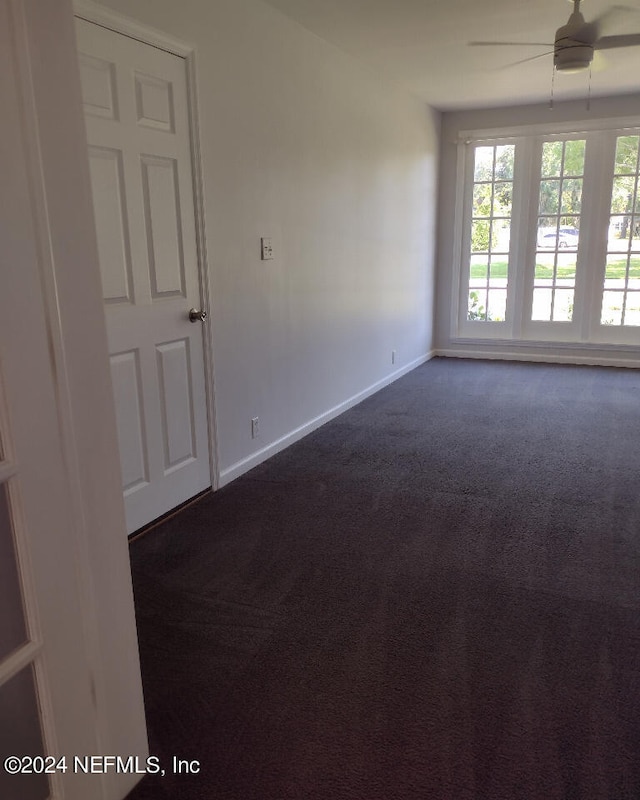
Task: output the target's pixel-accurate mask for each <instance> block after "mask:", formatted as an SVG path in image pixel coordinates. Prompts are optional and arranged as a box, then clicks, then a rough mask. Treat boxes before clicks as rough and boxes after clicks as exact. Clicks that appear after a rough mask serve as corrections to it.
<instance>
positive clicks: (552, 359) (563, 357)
mask: <svg viewBox="0 0 640 800" xmlns="http://www.w3.org/2000/svg"><path fill="white" fill-rule="evenodd" d="M433 355H434V356H441V357H444V358H479V359H492V360H495V361H534V362H538V363H548V364H578V365H584V366H594V367H627V368H628V369H640V359H638V358H619V357H618V358H614V357H608V356H602V355H600V354H596V353H594V354H593V355H586V356H585V355H577V354H576V355H572V354H570V353H569V354H567V353H563V354H558V353H550V352H546V351H544V350H542V351H540V350H537V351H536V350H530V351H526V352H513V351H503V352H498V351H496V350H475V349H474V350H457V349H456V350H451V349H446V348H439V349H437V350H434V351H433Z"/></svg>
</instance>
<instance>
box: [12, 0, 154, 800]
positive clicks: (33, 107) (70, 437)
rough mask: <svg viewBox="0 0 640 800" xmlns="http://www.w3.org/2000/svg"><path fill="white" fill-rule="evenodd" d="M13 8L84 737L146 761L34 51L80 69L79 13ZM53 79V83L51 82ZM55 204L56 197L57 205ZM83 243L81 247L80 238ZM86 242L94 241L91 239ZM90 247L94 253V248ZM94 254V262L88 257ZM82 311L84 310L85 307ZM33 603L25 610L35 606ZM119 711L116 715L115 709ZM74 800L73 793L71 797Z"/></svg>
mask: <svg viewBox="0 0 640 800" xmlns="http://www.w3.org/2000/svg"><path fill="white" fill-rule="evenodd" d="M9 4H10V11H11V17H12V23H13V24H12V31H11V36H12V38H13V40H14V42H15V48H14V59H15V65H16V69H17V78H16V84H17V87H18V90H19V93H20V95H21V101H22V108H21V111H22V114H21V116H22V119H23V126H22V127H23V130H24V158H25V163H26V168H27V172H28V177H27V184H28V187H29V194H30V201H31V215H32V220H33V230H34V242H35V245H36V249H37V268H38V277H39V284H40V285H39V290H40V294H41V298H42V301H43V311H44V319H45V326H46V336H47V340H48V349H49V353H50V356H49V357H50V363H51V365H52V382H53V391H54V395H55V410H56V416H57V421H58V425H57V428H58V435H59V439H60V443H61V451H62V456H63V465H62V473H63V476H64V481H65V484H66V487H67V489H68V492H69V495H68V496H69V500H70V503H69V507H68V527H67V531H68V534H69V538H70V539H71V540H72V541H73V549H72V550H70V551H69V552H70V574H72V575H73V580H72V583H73V584H74V585H75V587H76V588H77V592H78V595H79V597H78V600H79V603H78V616H79V621H80V629H79V630H78V638H79V641H80V642H81V649H82V650H83V652H84V654H85V656H86V663H87V665H88V667H89V669H90V673H91V684H92V685H91V691H92V694H93V710H92V713H91V717H92V725H91V736H90V739H89V737H87V739H86V747H87V751H88V752H87V755H90V754H94V753H95V754H99V753H107V752H109V751H110V750H112V749H113V748H114V746H115V747H117V744H118V739H119V736H120V735H121V733H122V731H121V730H120V728H122V725H123V724H126V725H128V730H127V734H128V741H129V742H134V741H135V747H136V752H135V754H136V755H139V756H142V757H144V755H145V754H146V753H147V752H148V750H147V745H146V731H145V728H144V710H143V705H142V689H141V684H140V671H139V664H138V651H137V640H136V636H135V622H134V617H133V597H132V592H131V577H130V571H129V565H128V553H127V548H126V544H125V543H123V545H122V546H120V545H119V544H118V543H119V542H120V541H122V540H121V539H120V537H117V540H116V541H115V542H114V543H113V545H110V547H111V551H112V554H113V555H112V558H111V560H110V566H113V567H114V570H113V571H112V572H111V573H110V575H109V579H110V581H111V583H112V585H114V586H116V585H117V587H118V590H119V597H118V608H117V609H115V610H114V609H111V612H112V615H113V618H114V619H115V621H116V623H117V628H118V630H117V634H118V636H119V637H120V639H119V642H120V646H121V650H120V652H119V657H120V659H121V665H122V669H121V674H120V675H116V676H115V681H114V676H113V675H112V674H111V673H110V672H108V670H109V669H110V667H108V666H105V651H106V650H108V649H110V644H109V643H108V642H107V641H106V640H105V639H103V638H102V636H103V634H104V633H105V630H104V627H103V624H102V623H103V620H102V619H101V613H102V612H104V608H103V606H101V603H103V600H104V598H103V596H102V594H101V588H100V587H99V586H98V585H97V583H96V578H97V575H96V554H95V553H94V552H92V548H93V546H94V542H93V541H90V536H89V534H90V533H93V532H94V530H93V529H94V524H93V523H94V522H95V519H93V518H92V514H91V505H89V504H91V503H92V498H91V496H90V493H89V491H88V488H89V489H91V490H93V489H94V487H88V483H87V476H86V475H85V474H83V472H82V468H81V459H80V453H81V448H80V446H79V445H80V442H81V439H80V438H79V437H82V435H83V434H82V428H83V426H84V427H86V422H87V420H86V419H82V420H78V418H77V417H76V416H75V414H76V413H77V410H78V405H79V407H80V408H81V410H82V411H85V410H87V409H85V408H84V407H82V400H80V401H79V404H77V403H76V400H77V399H78V380H77V374H76V375H74V367H75V368H76V371H77V366H78V360H79V355H80V354H81V353H83V352H84V350H85V343H84V342H83V341H82V340H81V337H77V336H75V337H74V336H72V335H71V334H70V331H71V330H73V328H74V324H77V323H78V320H79V319H81V317H82V315H81V314H78V319H71V318H70V317H73V316H74V309H75V308H78V306H77V304H75V303H74V302H73V301H72V299H71V297H70V293H69V276H70V274H71V273H70V270H69V269H68V263H66V261H68V260H69V259H68V255H67V254H66V252H63V248H62V245H61V241H60V238H59V235H60V233H62V234H66V233H68V231H67V229H64V230H62V229H61V228H59V227H58V225H60V219H59V217H60V215H58V217H57V216H56V214H57V211H56V207H55V200H56V197H58V196H59V194H60V191H61V183H62V182H63V181H65V180H66V176H62V178H61V176H60V174H59V172H58V171H57V168H56V166H55V165H54V164H53V163H52V160H53V159H54V158H55V156H56V154H57V148H58V144H54V145H53V146H49V141H48V137H49V135H50V134H51V131H52V129H55V130H57V131H58V132H59V133H60V131H62V130H63V129H62V128H60V123H59V119H58V117H57V115H56V114H55V110H54V109H52V108H51V107H48V106H47V105H46V104H45V103H43V97H47V96H48V95H49V93H50V90H51V87H50V86H49V85H48V82H47V75H46V71H43V69H42V68H41V65H38V62H37V60H36V59H34V58H33V54H34V53H38V54H39V55H41V56H42V58H44V59H45V61H46V58H49V59H51V58H55V57H56V56H57V55H60V56H61V59H60V61H61V71H62V73H63V74H64V71H65V70H66V69H68V68H69V65H70V63H71V62H72V61H75V53H74V52H73V50H72V47H73V38H71V37H72V35H73V28H72V21H73V18H72V8H71V3H70V2H69V3H68V12H67V11H66V10H64V9H61V7H60V6H57V5H56V6H55V7H54V6H52V7H50V9H49V10H48V11H49V12H50V13H47V12H45V13H44V14H43V16H44V17H45V19H46V20H47V22H48V23H51V22H52V23H53V24H54V27H53V28H49V27H47V24H43V25H37V24H35V19H36V17H37V16H38V9H36V8H35V5H36V4H35V2H33V0H9ZM66 13H68V20H67V19H66V17H65V14H66ZM65 22H68V27H65ZM58 37H60V38H58ZM63 48H64V49H63ZM71 75H73V73H71ZM52 80H54V79H53V78H52ZM74 90H75V91H77V95H76V96H77V98H78V100H79V97H80V89H79V80H78V86H77V87H74V86H72V87H71V90H70V91H71V92H73V91H74ZM54 96H56V95H54ZM67 96H68V94H66V93H65V97H67ZM63 108H64V110H66V111H68V110H71V111H72V112H73V111H74V110H75V109H74V108H73V99H70V100H69V102H67V101H66V100H65V103H63ZM78 113H79V106H78ZM81 124H82V123H81V118H78V119H76V118H72V119H71V127H70V133H71V136H72V138H73V137H74V136H77V135H78V134H79V132H80V130H81V129H80V127H79V126H80V125H81ZM85 176H86V180H87V189H88V173H85ZM72 180H73V181H74V183H73V190H74V191H76V189H77V188H78V183H77V181H78V175H76V174H74V175H73V176H72ZM51 198H53V204H52V203H51ZM66 222H68V220H67V221H65V224H66ZM83 222H84V223H85V224H86V223H87V222H88V220H86V219H85V220H82V219H81V220H80V221H79V224H80V225H82V224H83ZM80 238H81V239H82V237H80ZM88 239H89V240H90V237H88ZM80 249H82V251H83V252H82V255H83V256H84V257H86V256H87V246H86V240H85V243H83V244H82V245H80V247H79V249H78V250H76V251H75V252H76V253H77V252H79V251H80ZM88 249H89V251H90V247H89V248H88ZM89 255H91V253H90V252H89ZM92 299H93V298H91V299H90V301H91V300H92ZM90 301H89V302H90ZM70 309H71V313H70ZM78 311H80V309H79V308H78ZM89 338H90V341H91V344H92V346H93V344H94V343H95V341H96V340H99V336H97V335H96V336H93V335H92V336H90V337H89ZM105 371H106V364H105ZM106 422H107V423H108V422H111V424H113V426H114V428H115V419H111V420H107V421H106ZM102 455H103V457H105V458H104V462H103V464H102V467H101V471H100V473H99V474H100V475H104V474H106V473H109V474H112V473H113V472H115V471H117V470H118V458H117V452H116V449H115V447H114V448H113V450H112V451H109V452H108V453H106V452H104V453H102ZM97 474H98V473H96V472H92V478H93V479H95V478H96V476H97ZM105 496H106V497H108V498H113V501H114V502H113V503H111V505H110V507H109V513H108V514H107V515H106V517H105V526H106V527H107V528H108V529H109V532H111V531H116V532H117V530H118V529H120V530H122V532H124V531H125V524H124V507H123V506H122V505H121V504H118V503H117V502H115V501H116V500H117V495H113V493H110V492H106V493H105ZM65 552H66V551H65ZM21 557H22V556H21ZM30 580H31V578H30V573H29V570H28V569H27V570H26V576H25V581H26V582H25V584H24V589H25V593H26V595H27V598H28V596H29V595H30V594H32V593H33V590H32V589H31V588H30V584H29V581H30ZM26 604H27V606H28V601H27V603H26ZM35 669H36V672H37V673H38V685H39V687H40V704H41V713H42V718H43V725H44V734H45V739H46V741H47V742H48V745H49V746H50V747H54V748H56V735H55V727H56V726H55V720H53V713H52V703H51V698H50V692H49V687H48V679H47V666H46V664H44V662H43V660H42V659H39V660H38V661H37V662H36V663H35ZM121 679H125V680H126V682H127V693H126V694H127V701H128V702H129V706H128V708H127V713H126V722H125V723H123V721H122V719H121V717H120V716H119V714H120V711H121V709H120V705H119V701H120V697H119V696H117V695H116V694H114V688H116V690H119V689H120V685H119V684H117V681H119V680H121ZM116 706H118V707H117V708H116ZM134 706H135V708H134ZM89 751H90V752H89ZM54 754H55V753H54ZM51 777H52V781H51V790H52V792H53V794H52V799H53V798H57V797H62V796H63V795H62V792H63V791H64V789H63V788H62V784H63V780H62V778H61V777H60V776H59V775H54V776H51ZM125 785H127V786H129V788H130V786H131V783H130V781H129V779H128V778H127V779H126V780H124V781H123V779H122V776H118V775H114V774H113V773H106V774H96V775H93V776H92V786H93V791H94V794H93V796H94V797H96V799H98V798H105V800H107V799H108V798H115V797H116V796H119V797H121V796H122V790H123V786H125ZM65 796H66V795H65ZM69 796H71V795H69ZM74 796H76V795H75V794H74Z"/></svg>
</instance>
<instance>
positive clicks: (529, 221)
mask: <svg viewBox="0 0 640 800" xmlns="http://www.w3.org/2000/svg"><path fill="white" fill-rule="evenodd" d="M639 134H640V117H628V118H618V119H609V120H602V119H600V120H587V121H581V122H580V123H579V124H577V123H557V124H554V125H527V126H518V127H512V128H508V129H499V130H497V129H491V130H475V131H461V132H460V134H459V138H458V141H457V145H458V152H457V180H456V204H455V214H454V236H455V240H454V248H453V258H454V263H453V275H452V277H453V281H452V297H451V301H452V309H451V311H452V313H451V341H452V342H464V343H469V342H473V343H482V342H483V341H484V342H487V343H489V342H492V341H503V342H512V343H518V342H521V343H523V344H528V345H531V344H533V343H535V342H540V343H543V344H544V343H551V342H554V343H558V344H569V345H571V344H579V345H585V346H587V347H588V346H598V345H605V346H616V345H619V346H626V345H632V346H633V345H636V346H637V345H640V325H638V326H622V325H620V326H618V325H602V324H601V321H600V314H601V305H602V299H603V292H604V276H605V265H606V253H607V237H608V233H607V232H608V226H609V216H610V206H611V190H612V185H613V173H614V164H615V148H616V140H617V137H618V136H621V135H622V136H624V135H639ZM570 139H585V165H584V175H583V178H582V180H583V196H582V203H581V211H580V223H581V224H580V241H579V245H578V248H577V254H576V256H577V260H576V279H575V293H574V314H573V319H572V321H570V322H567V321H544V320H535V321H534V320H531V313H532V303H533V288H534V274H535V262H536V248H537V230H538V217H539V213H538V211H539V191H540V174H541V169H542V162H541V155H542V143H543V142H544V141H550V140H563V141H564V140H570ZM504 144H514V145H515V150H514V177H513V203H512V210H511V239H510V247H509V268H508V273H507V281H508V287H509V288H508V292H507V313H506V320H505V321H504V322H491V321H485V320H469V319H468V318H467V316H468V292H469V275H470V263H471V258H470V253H471V247H470V243H471V219H472V216H473V185H474V153H475V148H476V147H478V146H495V145H504ZM605 219H606V225H605V224H604V220H605Z"/></svg>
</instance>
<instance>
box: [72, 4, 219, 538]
mask: <svg viewBox="0 0 640 800" xmlns="http://www.w3.org/2000/svg"><path fill="white" fill-rule="evenodd" d="M76 33H77V39H78V52H79V60H80V76H81V81H82V93H83V102H84V111H85V120H86V127H87V141H88V145H89V162H90V169H91V182H92V189H93V203H94V213H95V218H96V230H97V235H98V253H99V258H100V271H101V274H102V286H103V297H104V308H105V314H106V319H107V331H108V337H109V352H110V358H111V373H112V380H113V391H114V397H115V403H116V412H117V419H118V435H119V445H120V460H121V464H122V479H123V491H124V496H125V507H126V512H127V527H128V530H129V533H131V532H132V531H135V530H137V529H138V528H140V527H142V526H143V525H145V524H147V523H148V522H150V521H152V520H154V519H156V518H157V517H159V516H161V515H162V514H164V513H166V512H167V511H169V510H170V509H172V508H174V507H175V506H177V505H179V504H180V503H183V502H184V501H186V500H188V499H189V498H191V497H193V496H194V495H196V494H197V493H198V492H200V491H202V490H204V489H206V488H208V487H209V486H211V472H210V465H209V435H208V426H207V402H206V388H205V379H204V359H203V322H202V321H200V320H196V321H195V323H194V322H192V321H190V318H189V312H190V310H191V309H195V310H197V311H200V310H201V301H200V296H201V295H200V283H199V273H198V254H197V246H196V233H195V214H194V199H193V198H194V194H193V177H192V164H191V150H190V136H189V115H188V95H187V81H186V69H185V62H184V59H182V58H179V57H178V56H175V55H173V54H171V53H168V52H165V51H164V50H160V49H158V48H156V47H152V46H151V45H148V44H144V43H142V42H140V41H137V40H135V39H132V38H129V37H128V36H124V35H122V34H120V33H115V32H114V31H111V30H107V29H106V28H103V27H101V26H99V25H96V24H94V23H92V22H87V21H85V20H81V19H78V20H76ZM204 324H206V322H205V323H204Z"/></svg>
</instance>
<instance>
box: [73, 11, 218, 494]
mask: <svg viewBox="0 0 640 800" xmlns="http://www.w3.org/2000/svg"><path fill="white" fill-rule="evenodd" d="M73 8H74V14H75V16H76V17H78V18H79V19H84V20H86V21H87V22H93V23H94V24H96V25H100V26H101V27H102V28H107V29H108V30H111V31H114V32H115V33H120V34H122V35H123V36H128V37H129V38H130V39H136V40H137V41H139V42H142V43H143V44H148V45H151V46H152V47H157V48H158V49H160V50H165V51H166V52H167V53H171V54H172V55H174V56H178V57H179V58H182V59H184V62H185V67H186V78H187V99H188V114H189V143H190V145H191V172H192V175H193V204H194V212H195V220H196V231H195V234H196V250H197V254H198V283H199V286H200V297H201V300H202V308H204V309H206V310H207V312H208V316H209V324H208V325H206V326H205V328H204V337H203V340H204V350H203V356H204V378H205V392H206V404H207V429H208V431H209V471H210V474H211V486H212V489H213V490H214V491H216V490H217V489H218V488H219V486H220V471H219V463H220V461H219V459H218V433H217V416H216V402H215V381H214V355H213V315H212V313H211V312H212V301H211V286H210V280H209V262H208V255H207V237H206V228H205V200H204V178H203V171H202V148H201V145H200V116H199V112H198V79H197V55H196V47H195V45H193V44H190V43H188V42H184V41H182V40H180V39H176V38H174V37H173V36H169V35H168V34H166V33H163V32H162V31H159V30H157V29H155V28H151V27H149V26H147V25H143V24H142V23H140V22H137V21H136V20H133V19H131V18H129V17H126V16H124V15H122V14H119V13H117V12H115V11H112V10H111V9H108V8H105V7H104V6H101V5H99V4H98V3H95V2H93V0H74V1H73Z"/></svg>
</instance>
